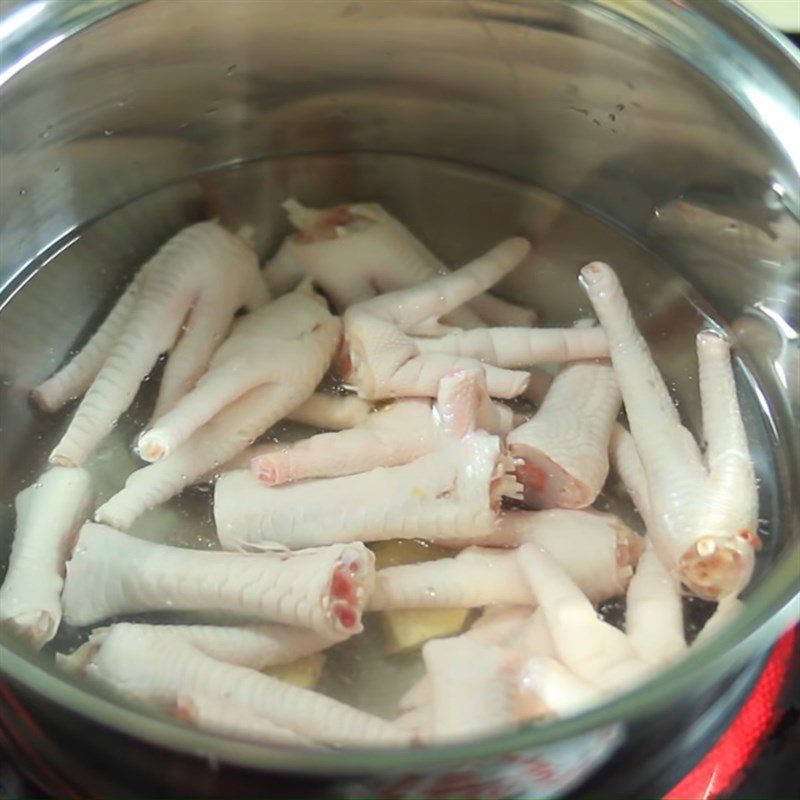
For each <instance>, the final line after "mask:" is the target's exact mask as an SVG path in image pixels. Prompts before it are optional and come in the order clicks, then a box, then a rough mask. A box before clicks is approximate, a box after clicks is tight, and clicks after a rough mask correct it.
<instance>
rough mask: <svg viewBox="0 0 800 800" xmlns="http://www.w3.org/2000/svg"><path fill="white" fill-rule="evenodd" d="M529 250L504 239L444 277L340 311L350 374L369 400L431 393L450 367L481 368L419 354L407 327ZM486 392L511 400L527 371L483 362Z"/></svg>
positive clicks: (473, 290)
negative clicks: (342, 313)
mask: <svg viewBox="0 0 800 800" xmlns="http://www.w3.org/2000/svg"><path fill="white" fill-rule="evenodd" d="M529 250H530V244H529V243H528V242H527V241H526V240H525V239H519V238H517V239H507V240H506V241H505V242H502V243H501V244H499V245H497V246H496V247H494V248H492V249H491V250H490V251H489V252H488V253H486V254H485V255H483V256H481V257H480V258H478V259H476V260H475V261H473V262H471V263H469V264H467V265H466V266H464V267H462V268H461V269H459V270H458V271H456V272H454V273H452V274H450V275H447V276H445V277H440V278H433V279H431V280H429V281H427V282H425V283H423V284H420V285H419V286H414V287H412V288H410V289H405V290H401V291H396V292H391V293H389V294H385V295H381V296H380V297H375V298H372V299H371V300H367V301H365V302H363V303H358V304H356V305H354V306H351V307H350V308H349V309H348V310H347V311H346V312H345V314H344V324H345V343H346V348H347V354H348V360H349V364H350V367H351V370H350V375H349V376H346V377H347V378H348V380H350V381H352V382H353V383H354V384H355V386H356V389H357V391H358V394H359V396H360V397H363V398H365V399H367V400H378V399H382V398H391V397H403V396H416V397H435V396H436V393H437V391H438V387H439V380H440V379H441V377H442V376H443V375H446V374H447V373H448V372H450V371H452V370H453V369H460V368H469V367H476V366H480V362H478V361H477V360H476V359H474V358H461V357H459V356H454V355H448V354H444V353H427V354H422V353H420V351H419V348H418V347H417V345H416V343H415V341H414V339H412V338H411V337H410V336H409V335H408V334H407V333H406V331H408V330H411V329H415V328H419V326H420V325H422V324H425V325H426V326H427V327H428V328H430V329H431V330H432V331H434V332H438V331H439V329H440V327H439V323H438V322H437V320H438V319H439V318H440V317H442V316H443V315H444V314H446V313H447V312H448V311H452V310H453V309H454V308H457V307H458V306H460V305H462V304H463V303H465V302H466V301H467V300H470V299H471V298H473V297H475V295H476V294H479V293H480V292H482V291H484V290H485V289H488V288H489V287H491V286H492V285H494V284H495V283H496V282H497V281H499V280H500V278H502V277H504V276H505V275H507V274H508V273H509V272H510V271H511V270H512V269H514V267H516V266H517V265H518V264H519V263H520V261H522V259H523V258H524V257H525V256H526V255H527V253H528V251H529ZM484 369H485V372H486V382H487V385H488V387H489V394H490V395H491V396H492V397H498V398H511V397H516V396H517V395H518V394H520V393H521V392H522V391H523V389H524V388H525V385H526V383H527V379H528V376H527V374H526V373H522V372H518V371H517V372H515V371H513V370H507V369H501V368H499V367H494V366H491V365H484Z"/></svg>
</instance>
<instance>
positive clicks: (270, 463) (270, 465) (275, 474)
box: [250, 453, 291, 486]
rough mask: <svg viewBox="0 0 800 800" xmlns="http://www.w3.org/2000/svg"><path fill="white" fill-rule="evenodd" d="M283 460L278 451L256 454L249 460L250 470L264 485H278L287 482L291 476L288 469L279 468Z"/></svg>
mask: <svg viewBox="0 0 800 800" xmlns="http://www.w3.org/2000/svg"><path fill="white" fill-rule="evenodd" d="M283 460H284V459H282V458H281V456H280V454H279V453H269V454H267V455H262V456H256V457H255V458H254V459H252V461H250V471H251V472H252V473H253V475H255V476H256V478H257V479H258V481H259V482H260V483H263V484H265V485H266V486H279V485H280V484H283V483H289V482H290V481H291V477H290V475H289V471H288V469H286V470H284V469H281V466H282V463H281V462H282V461H283Z"/></svg>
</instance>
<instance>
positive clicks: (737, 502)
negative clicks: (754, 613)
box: [581, 262, 759, 600]
mask: <svg viewBox="0 0 800 800" xmlns="http://www.w3.org/2000/svg"><path fill="white" fill-rule="evenodd" d="M581 281H582V283H583V286H584V288H585V289H586V292H587V294H588V296H589V299H590V300H591V302H592V305H593V306H594V309H595V312H596V313H597V316H598V318H599V319H600V322H601V324H602V326H603V328H604V329H605V331H606V334H607V336H608V340H609V344H610V346H611V359H612V362H613V365H614V371H615V372H616V374H617V381H618V382H619V386H620V389H621V391H622V397H623V400H624V402H625V409H626V412H627V415H628V421H629V423H630V427H631V433H632V434H633V438H634V441H635V442H636V450H637V452H638V454H639V456H640V458H641V461H642V465H643V467H644V470H645V473H646V475H647V488H648V496H649V500H650V505H651V511H650V514H651V520H650V523H651V527H650V535H651V536H652V537H653V543H654V544H655V546H656V548H657V549H658V552H659V554H660V555H661V558H662V559H663V560H664V562H665V563H666V564H668V565H669V567H670V568H671V569H673V570H674V571H676V572H677V574H679V576H680V578H681V580H683V582H684V583H685V584H686V585H687V586H688V587H689V588H690V589H691V590H692V591H694V592H695V593H697V594H698V595H700V596H701V597H705V598H708V599H712V600H714V599H719V598H720V597H724V596H726V595H729V594H737V593H738V592H739V591H740V590H741V589H742V588H743V587H744V586H745V585H746V584H747V582H748V581H749V579H750V575H751V574H752V571H753V566H754V562H755V555H754V547H757V546H758V544H759V539H758V536H757V533H756V527H757V518H758V494H757V489H756V480H755V472H754V469H753V463H752V460H751V458H750V454H749V451H748V447H747V437H746V434H745V431H744V425H743V423H742V418H741V412H740V409H739V403H738V399H737V395H736V385H735V382H734V379H733V370H732V367H731V358H730V345H729V344H728V343H727V342H726V341H725V340H724V339H723V338H722V337H721V336H720V335H718V334H716V333H714V332H713V331H710V330H706V331H701V333H700V334H698V337H697V355H698V359H699V364H700V399H701V403H702V408H703V428H704V431H705V437H706V439H707V441H708V447H707V451H706V458H705V462H704V459H703V457H702V455H701V453H700V448H699V447H698V445H697V443H696V442H695V440H694V438H693V436H692V435H691V433H690V432H689V431H688V430H687V429H686V428H685V427H684V426H683V425H682V424H681V421H680V417H679V416H678V412H677V410H676V409H675V406H674V404H673V402H672V398H671V397H670V395H669V392H668V391H667V388H666V386H665V384H664V380H663V378H662V376H661V374H660V373H659V371H658V368H657V367H656V365H655V363H654V362H653V359H652V356H651V355H650V352H649V350H648V348H647V344H646V343H645V341H644V339H643V338H642V336H641V334H640V333H639V331H638V330H637V328H636V324H635V322H634V320H633V317H632V314H631V311H630V308H629V306H628V303H627V300H626V298H625V295H624V294H623V291H622V287H621V286H620V284H619V280H618V279H617V276H616V275H615V274H614V272H613V270H612V269H611V268H610V267H609V266H608V265H606V264H601V263H599V262H594V263H592V264H589V265H587V266H586V267H584V268H583V270H582V271H581Z"/></svg>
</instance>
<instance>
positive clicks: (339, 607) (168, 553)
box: [62, 523, 374, 638]
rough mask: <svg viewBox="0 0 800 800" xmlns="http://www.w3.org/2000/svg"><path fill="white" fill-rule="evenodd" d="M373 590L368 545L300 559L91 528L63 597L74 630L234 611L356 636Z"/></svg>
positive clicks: (81, 539) (300, 555)
mask: <svg viewBox="0 0 800 800" xmlns="http://www.w3.org/2000/svg"><path fill="white" fill-rule="evenodd" d="M373 583H374V556H373V555H372V553H370V552H369V550H367V549H366V548H365V547H364V546H363V545H362V544H359V543H356V544H349V545H345V546H336V545H334V546H332V547H327V548H320V549H316V550H312V551H306V552H299V553H291V554H290V553H286V552H283V553H262V554H241V553H220V552H213V551H203V550H189V549H186V548H181V547H170V546H167V545H161V544H154V543H152V542H148V541H145V540H142V539H136V538H135V537H133V536H129V535H127V534H124V533H120V532H119V531H115V530H114V529H112V528H107V527H105V526H103V525H95V524H92V523H87V524H86V525H85V526H84V527H83V529H82V530H81V533H80V536H79V538H78V541H77V543H76V545H75V550H74V552H73V555H72V558H71V559H70V561H69V562H68V563H67V578H66V581H65V583H64V593H63V598H62V599H63V604H64V617H65V619H67V621H68V622H70V624H73V625H90V624H92V623H94V622H98V621H99V620H103V619H107V618H109V617H112V616H115V615H116V614H126V613H133V612H139V611H164V610H171V611H231V612H235V613H240V614H248V615H251V616H257V617H260V618H261V619H264V620H268V621H271V622H280V623H284V624H287V625H298V626H301V627H307V628H311V629H312V630H314V631H317V632H318V633H320V634H323V635H325V636H332V637H333V636H338V637H339V638H347V637H348V636H350V635H352V634H354V633H358V632H360V631H361V629H362V628H361V611H362V609H363V607H364V603H365V601H366V597H367V596H368V595H369V594H370V592H371V591H372V587H373Z"/></svg>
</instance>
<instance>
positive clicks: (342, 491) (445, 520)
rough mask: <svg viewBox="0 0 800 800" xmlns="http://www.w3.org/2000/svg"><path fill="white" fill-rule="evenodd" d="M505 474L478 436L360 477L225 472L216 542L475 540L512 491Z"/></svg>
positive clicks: (244, 545) (496, 453) (496, 454)
mask: <svg viewBox="0 0 800 800" xmlns="http://www.w3.org/2000/svg"><path fill="white" fill-rule="evenodd" d="M507 469H510V465H506V464H505V462H504V460H503V456H502V453H501V451H500V440H499V439H498V438H497V437H496V436H490V435H489V434H486V433H483V432H475V433H474V434H471V435H470V436H467V437H465V438H464V439H460V440H455V441H450V442H447V443H445V444H443V445H442V446H440V447H438V448H437V449H436V450H435V451H434V452H432V453H428V454H427V455H424V456H422V457H421V458H418V459H416V460H414V461H412V462H410V463H409V464H404V465H402V466H397V467H380V468H378V469H373V470H370V471H369V472H363V473H360V474H358V475H346V476H342V477H338V478H327V479H324V480H317V481H307V482H304V483H296V484H288V485H285V486H265V485H264V484H263V483H261V482H260V481H259V480H258V479H257V478H256V477H255V476H254V475H253V474H252V473H251V472H249V471H245V470H240V471H233V472H228V473H226V474H224V475H222V476H221V477H220V479H219V480H218V481H217V484H216V487H215V491H214V519H215V521H216V526H217V536H218V537H219V541H220V543H221V544H222V546H223V547H224V548H225V549H227V550H238V549H248V548H251V547H259V546H264V545H265V544H267V543H272V544H275V543H277V544H280V545H283V546H285V547H290V548H301V547H315V546H318V545H322V544H330V543H332V542H352V541H381V540H386V539H445V538H448V537H457V538H459V539H464V538H469V537H470V536H472V537H479V536H482V535H486V534H488V533H489V532H490V531H491V530H492V527H493V525H494V521H495V509H496V508H497V507H498V506H499V503H500V492H501V491H502V492H504V493H505V492H508V491H509V489H508V488H507V487H506V479H507V478H508V476H507V475H506V474H505V473H506V470H507ZM512 482H513V479H512Z"/></svg>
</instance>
